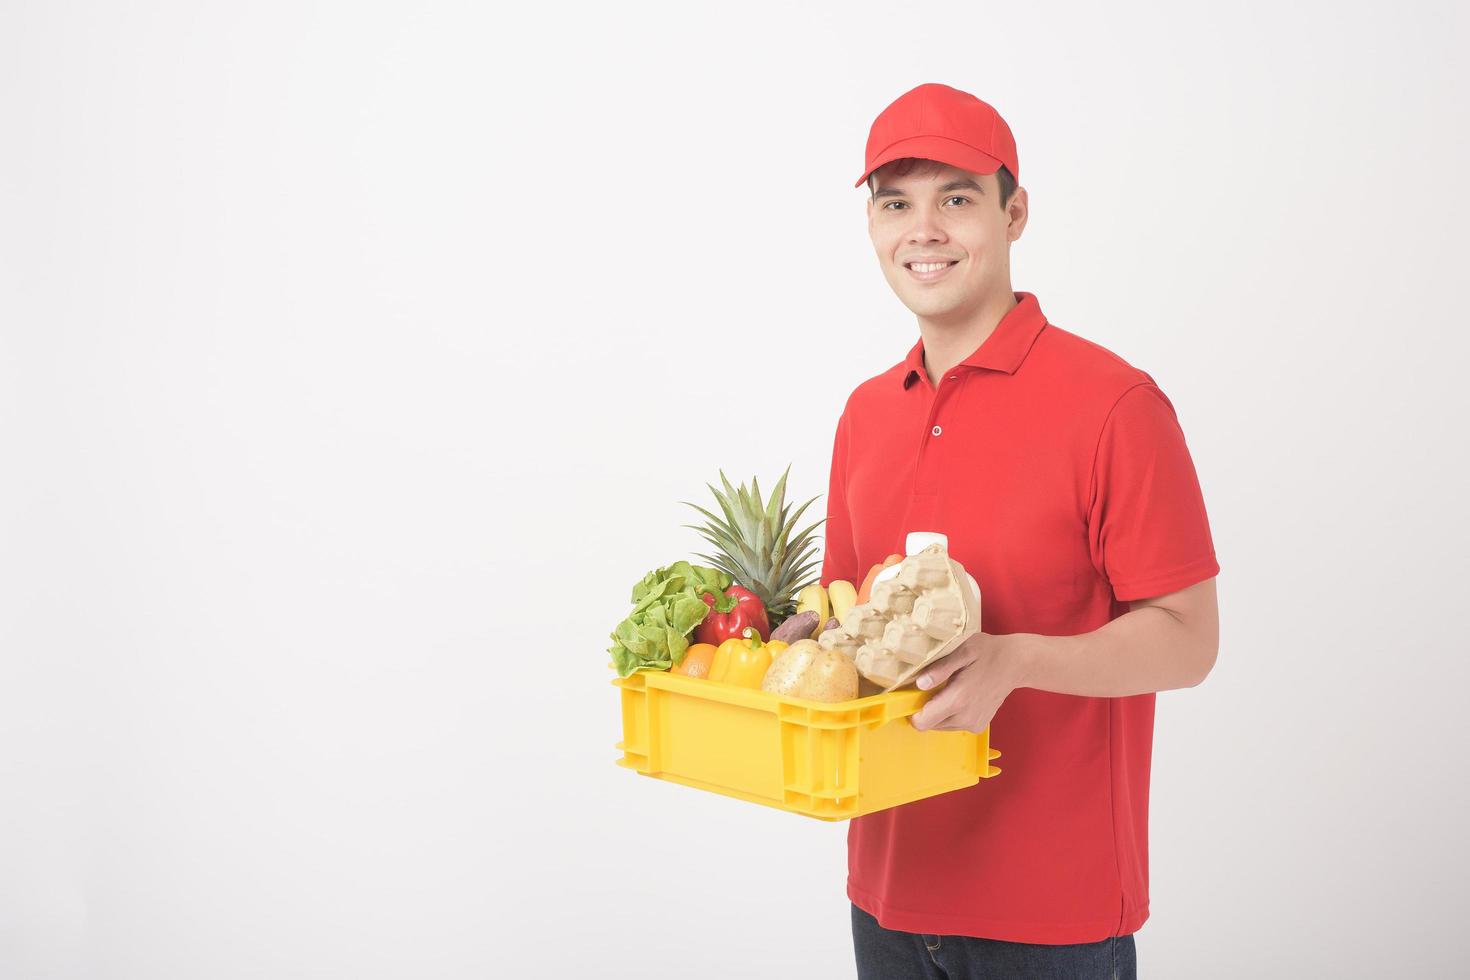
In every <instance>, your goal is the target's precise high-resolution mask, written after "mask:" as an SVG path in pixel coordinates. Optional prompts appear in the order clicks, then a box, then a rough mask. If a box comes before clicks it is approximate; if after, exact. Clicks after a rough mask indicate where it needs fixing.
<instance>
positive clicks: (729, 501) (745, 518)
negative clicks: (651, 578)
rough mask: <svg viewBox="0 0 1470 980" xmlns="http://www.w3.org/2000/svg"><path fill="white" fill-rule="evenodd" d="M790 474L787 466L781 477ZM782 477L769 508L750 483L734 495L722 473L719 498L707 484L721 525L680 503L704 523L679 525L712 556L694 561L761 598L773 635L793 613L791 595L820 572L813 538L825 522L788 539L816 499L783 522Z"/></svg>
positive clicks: (784, 482)
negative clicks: (712, 551)
mask: <svg viewBox="0 0 1470 980" xmlns="http://www.w3.org/2000/svg"><path fill="white" fill-rule="evenodd" d="M790 472H791V467H790V466H789V465H788V466H787V467H786V473H790ZM786 473H782V474H781V479H780V480H779V481H778V482H777V483H776V489H775V490H773V491H772V492H771V500H770V502H769V503H766V502H764V501H762V500H761V491H760V485H759V484H758V483H757V482H756V480H755V478H754V477H752V478H751V481H750V489H749V490H747V489H746V488H745V485H744V484H743V483H742V484H741V485H740V488H739V489H738V490H737V489H735V488H734V487H732V486H731V485H730V481H729V480H727V479H726V478H725V472H724V470H721V471H720V480H721V481H722V482H723V483H724V484H725V492H724V493H720V491H718V490H716V489H715V488H714V487H713V486H711V485H710V484H708V483H707V484H705V486H707V487H709V488H710V492H711V493H713V494H714V495H715V500H717V501H718V502H719V505H720V510H722V511H723V512H724V514H725V518H724V520H721V519H720V518H719V517H716V516H715V515H714V514H711V513H710V512H709V511H707V510H705V509H704V508H703V507H700V506H699V505H697V504H690V503H689V502H688V501H687V500H685V501H681V503H685V504H688V505H689V506H690V507H693V508H694V509H695V510H697V511H699V512H700V513H701V514H703V515H704V516H705V517H707V518H709V520H708V522H706V523H705V524H703V525H694V524H685V525H684V527H687V528H691V529H692V530H695V531H698V532H699V533H700V534H702V535H704V538H705V540H707V541H708V542H709V543H710V544H712V545H714V546H715V554H713V555H698V556H696V557H699V558H702V559H704V560H705V561H707V562H709V563H710V564H711V565H713V566H714V567H715V568H718V569H719V570H720V571H722V572H724V573H725V574H727V575H729V576H730V577H731V578H732V579H734V580H735V584H736V585H741V586H744V587H745V588H747V589H749V590H750V591H752V592H754V593H755V594H756V595H758V596H760V600H761V602H762V603H764V604H765V607H766V614H767V616H768V617H769V618H770V622H771V628H772V629H775V628H776V627H777V626H779V625H780V624H781V622H782V621H783V620H785V619H787V618H788V617H789V616H791V615H792V614H794V613H795V612H796V595H797V593H798V592H800V591H801V589H802V587H803V586H806V585H808V584H810V583H811V582H814V581H816V579H815V578H812V577H809V576H810V575H811V573H812V572H813V571H814V570H816V569H817V568H819V567H820V566H821V559H820V558H818V557H817V546H816V543H815V541H813V539H812V532H813V531H814V530H816V528H817V526H818V525H820V524H821V523H822V521H825V520H826V518H825V517H824V518H822V520H821V521H817V522H816V523H815V524H813V525H811V527H808V528H806V529H805V530H803V531H802V532H801V533H799V534H795V535H793V534H792V528H793V527H795V525H796V521H797V519H798V518H800V517H801V514H802V511H804V510H806V509H807V507H809V506H811V503H812V501H813V500H816V499H817V498H816V497H813V498H812V499H811V500H808V501H807V502H806V503H804V504H802V505H801V506H800V507H799V508H797V511H796V513H795V514H792V515H791V516H790V517H789V518H788V517H787V516H786V512H787V511H788V510H790V505H788V504H786V503H784V500H785V494H786Z"/></svg>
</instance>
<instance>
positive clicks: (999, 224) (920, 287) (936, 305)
mask: <svg viewBox="0 0 1470 980" xmlns="http://www.w3.org/2000/svg"><path fill="white" fill-rule="evenodd" d="M892 170H893V165H892V164H889V165H885V166H883V167H880V168H879V169H878V178H877V182H876V183H877V189H876V192H875V194H874V196H873V197H872V198H871V199H869V201H868V235H869V237H870V238H872V240H873V248H874V249H875V250H876V251H877V253H878V262H879V264H880V265H881V266H882V268H883V275H884V277H885V278H886V279H887V280H888V285H889V286H891V287H892V288H893V291H894V293H896V294H897V295H898V298H899V300H901V301H902V302H903V304H904V306H907V307H908V308H909V309H910V310H912V311H913V312H914V313H915V314H916V315H918V316H921V317H925V318H927V319H934V320H949V319H964V318H966V317H969V316H971V315H973V314H974V313H975V312H976V311H977V310H978V309H979V308H980V307H981V305H982V304H983V303H985V302H986V301H987V300H988V299H990V298H993V297H994V296H996V295H997V293H1000V292H1005V291H1007V290H1009V289H1010V243H1011V242H1013V241H1015V240H1016V239H1017V238H1019V237H1020V236H1021V229H1022V228H1024V227H1025V224H1026V201H1025V194H1026V192H1025V191H1024V190H1023V189H1021V188H1017V189H1016V191H1015V193H1014V194H1013V195H1012V197H1011V201H1010V203H1009V205H1008V206H1007V207H1006V208H1002V207H1001V206H1000V182H999V181H998V180H997V179H996V176H995V174H975V173H971V172H969V171H968V170H960V169H959V168H957V167H952V166H950V165H948V164H931V165H928V166H916V167H914V169H913V170H912V171H911V172H909V173H908V174H906V175H904V176H897V175H896V174H894V173H893V172H892ZM925 260H928V261H931V262H932V261H941V262H944V261H948V262H950V263H952V264H950V265H948V266H947V267H946V268H944V269H942V270H940V271H938V272H927V273H926V272H921V271H918V270H915V269H913V268H911V266H912V265H913V264H914V263H916V262H917V263H919V264H921V265H922V264H923V263H924V261H925Z"/></svg>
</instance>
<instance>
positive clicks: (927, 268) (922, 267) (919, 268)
mask: <svg viewBox="0 0 1470 980" xmlns="http://www.w3.org/2000/svg"><path fill="white" fill-rule="evenodd" d="M952 265H954V263H953V262H915V263H913V264H911V265H910V266H909V268H910V269H913V270H914V271H915V272H938V271H939V270H940V269H946V268H948V267H950V266H952Z"/></svg>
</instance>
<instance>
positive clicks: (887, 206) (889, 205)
mask: <svg viewBox="0 0 1470 980" xmlns="http://www.w3.org/2000/svg"><path fill="white" fill-rule="evenodd" d="M950 201H964V202H965V203H966V204H968V203H969V202H970V199H969V198H968V197H965V196H964V195H963V194H955V195H954V196H952V197H946V198H945V199H944V203H946V204H948V203H949V202H950ZM895 204H902V205H903V206H904V207H908V205H907V204H905V203H904V202H903V201H889V202H888V203H887V204H885V205H883V210H884V211H889V210H892V208H893V206H894V205H895Z"/></svg>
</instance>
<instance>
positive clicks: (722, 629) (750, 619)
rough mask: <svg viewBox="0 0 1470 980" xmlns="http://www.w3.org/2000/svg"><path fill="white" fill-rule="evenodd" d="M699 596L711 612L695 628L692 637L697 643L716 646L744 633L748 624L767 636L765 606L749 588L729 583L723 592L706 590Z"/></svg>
mask: <svg viewBox="0 0 1470 980" xmlns="http://www.w3.org/2000/svg"><path fill="white" fill-rule="evenodd" d="M701 598H703V599H704V603H705V605H707V606H709V608H710V611H709V614H708V615H706V616H705V617H704V621H703V622H701V623H700V624H699V625H698V626H696V627H695V628H694V638H695V639H696V640H698V641H699V642H700V643H712V644H714V645H715V646H719V645H720V644H721V643H724V642H725V641H726V640H728V639H730V638H731V637H740V636H744V635H745V628H746V627H747V626H749V627H751V628H753V629H754V630H755V631H756V632H757V633H759V634H760V637H761V639H763V640H764V639H768V638H769V637H770V635H771V625H770V620H769V619H767V618H766V605H765V603H763V602H761V598H760V596H758V595H756V594H755V593H754V592H752V591H750V590H749V589H746V588H742V587H741V586H738V585H732V586H730V587H729V588H728V589H726V590H725V591H724V593H723V594H722V595H715V594H714V593H713V592H706V593H705V594H704V595H703V596H701Z"/></svg>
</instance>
